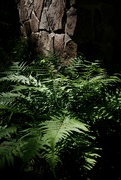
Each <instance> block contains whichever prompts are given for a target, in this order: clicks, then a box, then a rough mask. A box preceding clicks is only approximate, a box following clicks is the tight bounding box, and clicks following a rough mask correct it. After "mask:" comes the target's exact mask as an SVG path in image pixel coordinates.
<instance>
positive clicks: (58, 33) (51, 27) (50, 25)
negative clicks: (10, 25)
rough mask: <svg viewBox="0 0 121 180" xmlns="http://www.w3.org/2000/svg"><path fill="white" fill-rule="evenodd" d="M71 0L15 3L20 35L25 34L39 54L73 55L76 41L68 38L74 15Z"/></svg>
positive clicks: (75, 49)
mask: <svg viewBox="0 0 121 180" xmlns="http://www.w3.org/2000/svg"><path fill="white" fill-rule="evenodd" d="M74 3H75V1H74V0H71V1H70V5H69V6H68V5H67V2H66V1H65V0H20V1H19V2H17V5H18V10H19V17H20V24H21V33H22V35H23V36H24V37H25V38H26V37H29V38H30V40H31V42H32V44H33V46H34V48H36V50H37V51H38V52H40V53H42V54H46V55H47V54H48V53H50V52H51V53H56V54H57V55H59V56H61V57H63V58H64V59H68V58H70V57H76V54H77V44H76V43H75V42H74V41H73V40H72V38H71V36H73V34H74V30H75V26H76V19H77V14H76V11H77V10H76V9H75V8H74V7H73V4H74ZM67 6H68V7H67Z"/></svg>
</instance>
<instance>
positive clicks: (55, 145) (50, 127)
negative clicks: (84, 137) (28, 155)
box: [40, 115, 88, 171]
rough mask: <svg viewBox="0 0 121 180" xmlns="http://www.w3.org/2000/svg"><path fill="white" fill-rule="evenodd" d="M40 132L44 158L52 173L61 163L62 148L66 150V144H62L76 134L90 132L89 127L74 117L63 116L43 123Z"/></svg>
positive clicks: (54, 117)
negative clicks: (60, 152)
mask: <svg viewBox="0 0 121 180" xmlns="http://www.w3.org/2000/svg"><path fill="white" fill-rule="evenodd" d="M40 131H41V132H42V133H43V137H42V142H43V143H42V145H43V148H44V150H45V152H44V153H43V156H44V157H45V159H46V161H47V162H48V164H49V165H50V167H51V169H52V171H54V169H55V167H56V165H57V163H58V162H60V161H61V160H60V159H59V151H60V149H61V148H64V144H61V142H62V141H63V140H66V139H67V138H71V135H72V134H73V133H74V132H76V133H83V134H85V133H86V132H87V131H88V127H87V125H86V124H84V123H82V122H80V121H78V120H77V119H76V118H74V117H70V116H69V115H67V116H63V115H62V116H53V117H51V120H50V121H45V122H43V123H41V124H40ZM59 144H60V145H59Z"/></svg>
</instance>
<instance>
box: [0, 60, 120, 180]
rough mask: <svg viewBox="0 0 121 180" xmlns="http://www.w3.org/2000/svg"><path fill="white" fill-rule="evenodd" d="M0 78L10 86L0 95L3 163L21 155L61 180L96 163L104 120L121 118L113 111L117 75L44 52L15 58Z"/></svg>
mask: <svg viewBox="0 0 121 180" xmlns="http://www.w3.org/2000/svg"><path fill="white" fill-rule="evenodd" d="M0 82H1V83H3V82H4V83H7V85H8V86H7V88H6V89H4V92H1V94H0V99H1V101H0V118H1V133H0V135H1V139H0V140H1V144H0V157H1V159H0V164H1V167H2V166H4V165H5V163H6V162H7V163H8V164H10V163H14V159H16V157H17V158H20V159H21V160H22V162H23V166H22V167H21V168H22V169H26V168H27V167H28V169H30V167H31V169H32V170H34V169H38V168H39V167H40V166H42V165H43V167H44V168H45V169H46V168H47V169H48V170H47V171H48V172H49V171H50V170H51V171H52V172H53V174H54V176H55V177H57V178H58V179H61V178H63V179H64V178H66V179H68V180H69V179H73V178H74V177H73V175H74V174H75V173H76V174H77V175H78V178H77V179H79V178H82V177H83V176H84V175H85V173H86V172H88V171H89V170H91V169H92V168H93V167H94V166H95V164H96V162H97V158H98V157H99V154H100V153H99V152H100V151H101V149H100V148H101V146H100V144H98V143H97V139H98V138H99V137H100V136H101V135H102V134H101V133H103V131H102V132H101V130H100V126H99V124H101V125H102V126H103V123H104V122H105V123H106V121H111V120H113V119H114V118H115V121H116V123H119V117H116V116H115V113H114V112H117V113H118V116H119V115H120V111H119V109H120V104H121V103H120V101H121V92H120V88H119V84H120V79H119V78H118V76H109V75H108V74H107V73H106V71H105V70H104V69H103V68H101V67H100V64H99V62H88V61H86V60H85V59H84V58H83V57H78V58H76V59H73V60H71V61H70V62H69V64H68V65H66V64H62V63H61V61H60V60H59V59H58V61H57V57H54V58H51V57H50V58H49V57H47V58H46V57H45V58H40V59H38V60H37V61H33V62H31V63H30V64H27V63H17V62H15V63H13V65H12V66H11V68H10V69H9V71H7V72H5V73H4V76H3V77H1V79H0ZM110 109H111V110H110ZM116 118H117V119H116ZM107 125H108V123H107ZM102 129H103V128H102ZM108 130H109V128H108ZM111 132H112V130H111V129H110V132H108V133H111ZM8 147H9V148H8ZM38 162H39V163H38ZM43 162H44V163H43ZM72 164H73V165H74V166H75V168H74V167H72ZM60 171H61V173H60ZM70 171H71V172H70Z"/></svg>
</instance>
